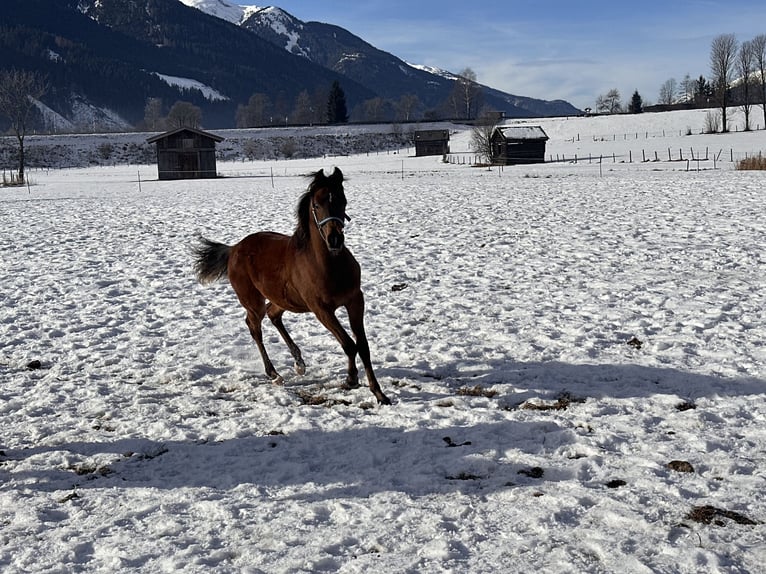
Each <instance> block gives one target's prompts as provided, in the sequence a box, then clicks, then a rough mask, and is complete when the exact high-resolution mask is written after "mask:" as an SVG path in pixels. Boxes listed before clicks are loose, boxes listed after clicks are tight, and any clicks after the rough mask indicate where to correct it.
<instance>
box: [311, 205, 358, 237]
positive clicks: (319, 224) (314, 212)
mask: <svg viewBox="0 0 766 574" xmlns="http://www.w3.org/2000/svg"><path fill="white" fill-rule="evenodd" d="M311 215H312V216H313V217H314V223H316V226H317V229H319V231H322V227H323V226H324V225H325V224H326V223H330V222H331V221H337V222H338V223H339V224H340V227H341V229H343V228H344V227H345V226H346V221H344V219H345V220H347V221H351V218H350V217H349V216H348V215H346V214H345V213H344V214H343V217H335V216H333V215H331V216H330V217H325V218H324V219H322V220H319V219H318V218H317V206H316V204H315V203H314V202H313V201H312V202H311Z"/></svg>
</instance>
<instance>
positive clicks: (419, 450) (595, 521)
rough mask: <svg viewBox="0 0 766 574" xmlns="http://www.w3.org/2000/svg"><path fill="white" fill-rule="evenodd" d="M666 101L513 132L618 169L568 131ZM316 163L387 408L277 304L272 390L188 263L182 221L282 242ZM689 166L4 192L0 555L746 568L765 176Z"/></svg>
mask: <svg viewBox="0 0 766 574" xmlns="http://www.w3.org/2000/svg"><path fill="white" fill-rule="evenodd" d="M680 118H681V116H678V115H672V114H662V115H660V114H657V115H651V116H650V115H646V116H644V117H643V118H628V117H619V118H611V122H610V121H609V119H608V118H607V119H604V118H578V119H569V120H565V119H558V120H554V119H548V120H543V121H540V120H538V121H537V122H536V123H535V125H542V126H543V128H544V129H545V131H546V133H548V135H549V136H550V137H551V141H549V142H548V146H549V151H550V152H552V153H554V154H557V153H558V154H564V153H566V154H571V153H572V152H573V150H577V151H578V153H579V154H580V155H581V157H582V156H584V155H587V154H592V155H598V154H601V153H603V154H604V155H606V154H608V153H610V149H611V147H610V146H616V148H618V149H617V151H616V152H615V155H620V156H621V155H622V152H623V151H626V150H627V147H626V146H627V144H625V143H624V142H620V141H619V140H618V139H617V138H615V139H613V140H612V141H608V140H607V138H601V139H599V138H595V139H594V138H593V137H592V136H593V135H596V134H599V135H606V134H621V133H627V131H626V128H627V127H628V125H629V124H628V122H638V123H631V124H630V125H633V126H635V127H636V128H638V127H640V125H641V124H640V122H641V120H643V122H644V124H643V127H644V129H643V130H642V131H644V132H652V133H655V132H658V128H660V126H662V125H665V126H666V127H667V129H668V130H669V131H670V130H671V126H676V125H677V123H678V122H681V121H687V120H688V119H689V116H685V117H684V118H683V120H682V119H680ZM692 127H694V129H697V128H696V126H692ZM673 129H675V128H673ZM680 129H683V128H680ZM660 131H661V128H660ZM578 133H579V134H580V139H579V140H577V137H576V134H578ZM469 138H470V134H469V133H468V132H461V133H458V134H454V139H453V145H454V146H455V148H456V149H461V147H462V146H465V145H466V142H467V141H468V140H469ZM676 138H677V139H676ZM655 139H656V140H657V141H658V142H660V143H661V144H662V145H663V146H664V145H665V144H668V145H674V146H675V145H676V143H677V142H678V141H683V142H685V147H686V148H688V147H689V146H691V145H694V146H696V147H698V148H700V147H705V146H707V147H709V148H711V149H712V148H716V149H717V148H719V147H725V148H728V147H733V148H736V149H742V147H741V146H742V145H747V146H749V147H752V148H754V149H757V148H760V149H763V148H764V147H766V133H764V132H758V133H750V134H742V133H740V134H731V135H727V136H715V135H694V136H685V135H684V136H678V135H674V136H672V137H671V136H667V137H665V138H662V137H660V136H656V137H653V138H644V139H641V140H638V141H639V143H640V144H642V145H648V143H655V142H654V140H655ZM668 142H670V143H668ZM690 142H694V143H693V144H692V143H690ZM742 142H745V143H742ZM334 165H337V166H339V167H340V168H341V169H342V170H343V171H344V174H345V175H346V177H347V182H346V195H347V198H348V201H349V206H348V212H349V215H350V216H351V217H352V221H351V223H350V224H349V226H348V230H347V243H348V245H349V247H350V249H351V250H352V251H353V252H354V254H355V256H356V257H357V259H358V260H359V262H360V264H361V267H362V270H363V288H364V291H365V296H366V302H367V310H366V327H367V333H368V337H369V338H370V343H371V348H372V355H373V363H374V366H375V369H376V373H377V375H378V379H379V380H380V382H381V385H382V387H383V389H384V391H385V392H386V393H387V394H388V396H389V397H391V398H392V400H393V402H394V404H393V405H391V406H389V407H380V406H376V405H374V404H373V403H374V399H373V397H372V395H371V393H370V392H369V390H367V389H366V388H360V389H358V390H353V391H344V390H342V389H341V388H340V387H339V385H340V383H341V381H342V379H343V376H344V370H345V369H344V367H345V359H344V357H343V354H342V352H341V350H340V348H339V346H338V345H337V343H336V342H335V341H334V340H333V339H332V337H331V336H330V335H329V334H328V333H327V332H326V331H325V330H324V329H323V328H322V327H321V326H320V325H319V324H318V323H317V321H316V320H315V319H313V318H311V317H310V316H307V315H290V316H286V320H285V322H286V324H287V326H288V329H290V330H291V333H292V335H293V337H294V339H295V340H296V342H297V343H298V344H299V345H300V346H301V347H302V350H303V354H304V358H305V359H306V361H307V363H308V372H307V374H306V375H305V376H303V377H298V376H297V375H294V374H293V373H292V372H291V369H290V368H289V367H290V365H291V360H290V356H289V353H288V352H287V350H286V348H285V346H284V345H283V344H282V342H281V340H280V339H279V337H278V335H277V333H276V331H275V330H274V329H273V328H272V327H271V326H270V325H266V326H265V327H264V331H265V337H266V345H267V347H268V348H269V351H270V353H271V356H272V359H273V360H274V362H275V365H276V366H277V368H278V369H279V370H280V371H281V373H282V374H283V376H285V379H286V384H285V385H284V386H282V387H277V386H274V385H271V384H269V383H268V382H266V380H265V376H264V373H263V368H262V365H261V362H260V358H259V357H258V354H257V351H256V350H255V347H254V345H253V343H252V341H251V340H250V337H249V334H248V332H247V328H246V326H245V324H244V320H243V319H244V314H243V311H242V309H241V308H240V306H239V304H238V303H237V301H236V298H235V296H234V294H233V292H232V291H231V288H230V287H229V286H228V285H227V284H225V283H221V284H215V285H212V286H206V287H203V286H201V285H199V284H197V283H196V281H195V278H194V277H193V274H192V271H191V255H190V247H191V246H192V244H193V242H194V237H195V234H196V233H198V232H201V233H202V234H204V235H205V236H206V237H210V238H212V239H216V240H222V241H226V242H228V243H233V242H235V241H238V240H239V239H240V238H241V237H243V236H244V235H246V234H247V233H250V232H253V231H257V230H262V229H272V230H275V231H280V232H290V231H291V230H292V228H293V225H294V221H293V215H292V214H293V210H294V207H295V204H296V201H297V198H298V197H299V195H300V194H301V193H302V192H303V191H304V190H305V187H306V185H307V180H306V178H305V174H306V173H308V172H310V171H312V170H316V169H320V168H326V169H331V168H332V167H333V166H334ZM694 167H695V169H690V170H689V171H687V165H686V164H685V163H684V162H679V161H673V162H663V161H659V162H654V161H652V162H636V161H634V162H633V163H630V162H628V161H627V160H622V159H619V158H618V159H617V161H614V162H611V161H610V162H605V161H604V162H603V163H602V164H598V163H597V162H587V161H578V162H577V163H574V162H572V161H565V162H557V163H548V164H542V165H533V166H517V167H506V168H504V169H502V170H500V171H498V170H497V169H493V170H487V169H484V168H475V167H470V166H469V165H467V164H457V163H452V164H449V163H447V164H445V163H442V161H441V158H414V157H407V156H404V155H380V156H367V155H355V156H354V155H352V156H347V157H334V158H329V157H328V158H324V159H316V160H306V159H303V160H291V161H279V162H252V163H247V164H242V163H237V164H236V166H234V165H229V164H223V165H221V164H219V168H220V169H221V171H222V172H224V173H227V172H228V173H230V172H231V171H232V170H234V169H237V170H240V171H241V172H243V173H244V172H246V173H247V174H248V177H226V178H220V179H216V180H193V181H178V182H160V181H158V180H157V179H156V168H155V167H153V166H138V167H137V166H130V167H127V166H124V167H120V166H117V167H94V168H90V169H67V170H53V171H32V173H31V178H32V181H33V185H31V186H30V187H29V188H28V189H26V188H25V189H1V190H0V204H1V205H2V208H0V229H2V232H0V233H1V235H0V241H1V242H2V249H3V258H2V259H1V260H0V269H2V277H3V281H2V283H0V302H1V304H0V341H2V347H0V380H1V381H2V384H1V385H0V394H1V395H2V396H1V398H2V401H1V402H0V412H2V416H3V423H4V424H3V433H2V435H0V449H2V456H0V524H2V525H3V527H2V529H0V567H2V571H3V572H4V573H9V574H11V573H22V572H30V571H34V572H40V573H47V572H51V573H52V572H74V571H87V572H123V571H132V572H146V573H156V572H185V573H186V572H209V571H215V572H225V573H226V572H232V573H233V572H238V573H239V572H248V573H254V572H296V573H297V572H322V571H338V572H346V573H353V572H373V571H374V572H429V573H430V572H434V573H436V572H466V573H468V572H470V573H472V574H473V573H490V572H505V571H530V570H533V571H540V572H690V573H691V572H694V573H697V572H711V573H712V572H758V571H760V570H761V569H762V565H763V564H764V562H766V533H765V532H764V526H763V524H762V523H763V522H764V521H766V502H764V499H763V496H762V493H763V491H764V488H766V474H765V473H764V468H765V467H766V401H764V398H766V397H765V395H766V387H765V386H764V385H765V383H766V370H765V366H766V349H765V348H764V345H763V339H764V335H765V334H766V331H765V330H764V322H765V321H766V312H765V311H764V309H766V301H765V300H764V298H765V295H764V293H766V290H765V289H764V287H766V285H764V277H766V259H765V258H764V255H763V245H764V243H766V219H765V218H764V217H763V199H762V196H763V191H762V190H763V176H762V175H761V174H760V173H759V172H739V171H735V170H733V168H732V165H731V163H730V162H726V161H720V162H718V163H717V165H716V168H715V169H713V167H714V166H713V165H712V161H711V160H708V161H703V162H700V169H699V171H698V170H697V169H696V166H694ZM272 176H273V177H272ZM139 179H140V181H139ZM272 182H273V183H272ZM394 287H396V289H394ZM341 317H342V318H343V314H342V313H341ZM33 361H40V365H39V367H40V368H32V369H30V368H28V365H30V364H31V363H32V362H33ZM31 366H32V367H36V366H37V365H34V364H32V365H31ZM310 397H314V398H315V399H316V398H317V397H319V398H324V399H325V401H324V402H323V403H322V404H317V405H310V404H307V403H306V401H308V400H309V398H310ZM317 402H319V401H317ZM673 461H684V462H688V463H689V464H690V465H691V467H692V469H693V472H682V471H681V470H674V469H673V468H678V469H683V465H678V464H673V465H672V466H673V468H670V467H669V466H668V464H669V463H671V462H673ZM687 470H688V468H687ZM695 507H702V510H706V511H707V515H708V516H712V517H713V521H712V522H711V523H709V524H706V523H703V522H697V521H695V520H693V519H692V518H691V515H690V513H691V512H692V511H693V510H694V509H695ZM705 507H707V508H705ZM716 509H717V510H716ZM733 513H737V514H733ZM697 515H701V516H704V515H705V512H703V511H699V512H697ZM748 519H749V520H750V521H757V522H758V524H748V523H747V520H748Z"/></svg>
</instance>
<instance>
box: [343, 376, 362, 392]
mask: <svg viewBox="0 0 766 574" xmlns="http://www.w3.org/2000/svg"><path fill="white" fill-rule="evenodd" d="M358 388H359V379H346V382H345V383H343V389H344V390H346V391H350V390H351V389H358Z"/></svg>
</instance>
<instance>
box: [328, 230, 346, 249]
mask: <svg viewBox="0 0 766 574" xmlns="http://www.w3.org/2000/svg"><path fill="white" fill-rule="evenodd" d="M343 242H344V237H343V231H342V230H338V229H335V228H334V227H333V228H332V229H330V231H329V233H328V234H327V248H328V249H329V250H330V253H338V252H339V251H340V250H341V249H343Z"/></svg>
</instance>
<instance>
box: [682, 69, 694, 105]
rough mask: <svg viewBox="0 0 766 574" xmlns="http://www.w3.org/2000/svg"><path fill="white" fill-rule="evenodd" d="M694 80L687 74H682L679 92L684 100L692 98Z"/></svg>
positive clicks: (687, 100)
mask: <svg viewBox="0 0 766 574" xmlns="http://www.w3.org/2000/svg"><path fill="white" fill-rule="evenodd" d="M694 88H695V82H694V80H692V78H691V76H690V75H689V74H686V75H685V76H684V79H683V80H681V92H682V94H683V98H684V102H691V101H692V100H693V99H694Z"/></svg>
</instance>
